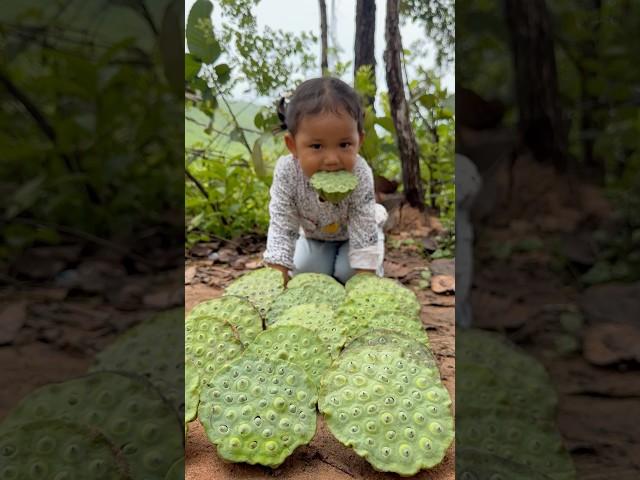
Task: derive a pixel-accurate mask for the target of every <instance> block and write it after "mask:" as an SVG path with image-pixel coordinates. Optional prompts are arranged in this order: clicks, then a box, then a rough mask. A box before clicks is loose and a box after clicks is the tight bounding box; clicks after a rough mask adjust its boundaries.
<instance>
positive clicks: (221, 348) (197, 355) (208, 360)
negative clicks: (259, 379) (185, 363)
mask: <svg viewBox="0 0 640 480" xmlns="http://www.w3.org/2000/svg"><path fill="white" fill-rule="evenodd" d="M241 352H242V343H241V342H240V340H239V339H238V337H237V336H236V334H235V332H234V330H233V327H231V325H229V324H228V323H226V322H220V321H210V320H209V319H208V318H207V317H199V316H195V317H191V316H189V317H187V320H186V323H185V336H184V353H185V356H186V358H187V359H189V360H191V361H193V363H194V364H195V366H196V367H197V368H198V371H199V372H200V377H201V379H202V381H203V382H205V381H207V380H208V379H210V378H211V377H212V376H213V374H214V372H215V371H216V370H217V369H218V368H220V367H222V366H223V365H224V364H225V363H226V362H227V361H228V360H231V359H232V358H234V357H236V356H238V355H240V353H241Z"/></svg>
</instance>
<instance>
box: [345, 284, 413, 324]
mask: <svg viewBox="0 0 640 480" xmlns="http://www.w3.org/2000/svg"><path fill="white" fill-rule="evenodd" d="M345 290H346V291H347V297H363V296H376V294H377V293H378V292H380V293H386V294H389V295H391V296H393V297H394V302H395V303H397V304H398V305H399V306H400V308H401V309H402V311H404V312H405V313H407V314H408V315H410V316H411V315H419V314H420V302H419V301H418V297H416V294H415V293H413V291H412V290H411V289H409V288H407V287H405V286H404V285H403V284H402V283H400V282H398V281H397V280H393V279H391V278H382V277H378V276H376V275H371V274H358V275H354V276H353V277H351V278H350V279H349V281H347V283H346V285H345ZM372 294H373V295H372Z"/></svg>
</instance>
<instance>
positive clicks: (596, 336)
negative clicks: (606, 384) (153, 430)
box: [583, 323, 640, 366]
mask: <svg viewBox="0 0 640 480" xmlns="http://www.w3.org/2000/svg"><path fill="white" fill-rule="evenodd" d="M583 350H584V357H585V358H586V359H587V361H588V362H589V363H592V364H593V365H598V366H607V365H613V364H616V363H622V362H629V361H631V362H640V327H637V326H635V325H629V324H625V323H603V324H598V325H593V326H592V327H590V328H588V329H587V331H586V332H585V336H584V345H583Z"/></svg>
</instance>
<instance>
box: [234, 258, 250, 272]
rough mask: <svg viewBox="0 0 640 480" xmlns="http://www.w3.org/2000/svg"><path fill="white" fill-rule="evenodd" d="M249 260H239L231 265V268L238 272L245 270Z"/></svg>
mask: <svg viewBox="0 0 640 480" xmlns="http://www.w3.org/2000/svg"><path fill="white" fill-rule="evenodd" d="M246 261H247V260H246V259H245V258H237V259H235V260H234V261H233V262H232V263H231V267H232V268H235V269H236V270H243V269H244V268H245V262H246Z"/></svg>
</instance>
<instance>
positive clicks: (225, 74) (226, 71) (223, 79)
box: [215, 63, 231, 85]
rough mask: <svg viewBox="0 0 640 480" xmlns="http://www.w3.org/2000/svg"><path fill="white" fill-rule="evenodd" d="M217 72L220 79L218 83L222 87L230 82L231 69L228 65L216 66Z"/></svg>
mask: <svg viewBox="0 0 640 480" xmlns="http://www.w3.org/2000/svg"><path fill="white" fill-rule="evenodd" d="M215 71H216V77H218V82H219V83H220V84H221V85H224V84H225V83H227V82H228V81H229V78H231V69H230V68H229V65H227V64H226V63H220V64H218V65H216V66H215Z"/></svg>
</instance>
